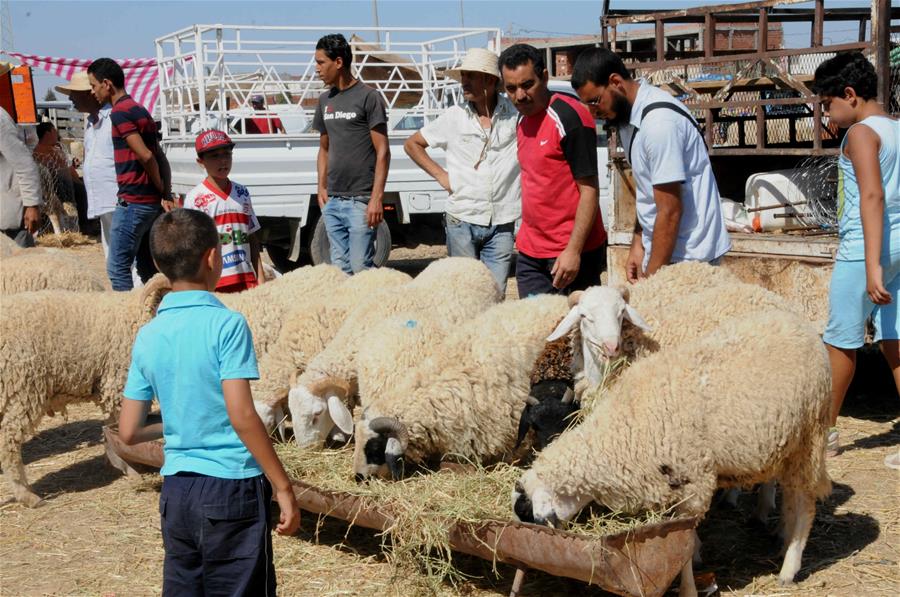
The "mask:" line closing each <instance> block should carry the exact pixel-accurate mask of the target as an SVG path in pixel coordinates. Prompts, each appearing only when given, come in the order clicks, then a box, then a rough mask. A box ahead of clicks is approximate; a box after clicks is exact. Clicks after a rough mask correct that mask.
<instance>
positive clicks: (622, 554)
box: [103, 426, 698, 597]
mask: <svg viewBox="0 0 900 597" xmlns="http://www.w3.org/2000/svg"><path fill="white" fill-rule="evenodd" d="M103 433H104V437H105V438H106V446H107V456H108V457H110V462H112V463H113V465H114V466H116V468H119V469H120V470H122V471H123V472H126V474H134V473H133V472H132V471H134V470H137V469H136V467H156V468H159V467H161V466H162V463H163V452H162V444H161V443H159V442H147V443H143V444H138V445H135V446H126V445H125V444H123V443H122V442H121V440H120V439H119V436H118V433H117V432H116V430H115V428H113V427H109V426H107V427H104V428H103ZM121 465H124V466H121ZM293 485H294V493H295V494H296V496H297V501H298V502H299V504H300V507H301V508H302V509H304V510H306V511H308V512H313V513H316V514H320V515H323V516H330V517H333V518H338V519H341V520H344V521H346V522H348V523H350V524H353V525H356V526H361V527H366V528H370V529H375V530H378V531H388V530H389V529H390V528H391V527H392V526H394V522H395V521H394V518H393V516H392V515H391V513H390V509H389V507H379V506H376V505H373V504H372V503H371V501H369V500H367V499H366V498H363V497H359V496H355V495H352V494H349V493H345V492H336V491H328V490H326V489H321V488H318V487H314V486H312V485H309V484H308V483H304V482H302V481H293ZM697 523H698V520H697V519H696V518H682V519H677V520H670V521H666V522H662V523H657V524H649V525H644V526H641V527H638V528H636V529H633V530H630V531H626V532H623V533H616V534H612V535H604V536H602V537H597V538H589V537H585V536H583V535H577V534H575V533H569V532H566V531H560V530H556V529H552V528H549V527H544V526H537V525H533V524H526V523H520V522H511V521H500V520H485V521H482V522H478V523H457V524H455V525H454V526H453V527H452V528H451V529H450V546H451V547H452V548H453V550H455V551H458V552H461V553H465V554H468V555H472V556H476V557H479V558H482V559H485V560H488V561H492V562H494V561H496V562H502V563H505V564H510V565H513V566H515V567H516V568H517V571H516V578H515V580H514V581H513V588H512V593H511V594H512V595H518V594H519V591H520V590H521V586H522V581H523V579H524V574H525V571H526V570H528V569H535V570H542V571H544V572H546V573H548V574H552V575H555V576H565V577H568V578H574V579H577V580H580V581H583V582H586V583H588V584H591V585H595V586H597V587H600V588H602V589H603V590H605V591H609V592H611V593H615V594H617V595H628V596H636V597H637V596H642V597H658V596H661V595H663V594H664V593H665V592H666V590H668V588H669V586H670V585H671V584H672V581H673V580H674V579H675V578H676V577H677V576H678V574H679V573H680V572H681V569H682V568H683V567H684V565H685V563H687V561H688V560H689V559H690V558H691V556H692V555H693V547H694V539H693V533H694V529H695V527H696V526H697Z"/></svg>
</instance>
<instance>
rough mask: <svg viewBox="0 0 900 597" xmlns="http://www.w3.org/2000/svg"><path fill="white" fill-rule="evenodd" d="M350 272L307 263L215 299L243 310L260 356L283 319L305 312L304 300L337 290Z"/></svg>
mask: <svg viewBox="0 0 900 597" xmlns="http://www.w3.org/2000/svg"><path fill="white" fill-rule="evenodd" d="M346 279H347V274H345V273H344V272H342V271H341V270H340V269H339V268H337V267H334V266H332V265H317V266H307V267H301V268H299V269H296V270H294V271H292V272H289V273H287V274H284V275H283V276H281V277H279V278H276V279H274V280H270V281H268V282H266V283H265V284H260V285H259V286H256V287H255V288H251V289H249V290H245V291H243V292H238V293H235V294H227V293H225V294H222V293H220V294H217V295H216V298H218V299H219V300H221V301H222V303H223V304H224V305H225V306H226V307H228V308H229V309H232V310H234V311H237V312H239V313H241V314H242V315H243V316H244V317H245V318H246V320H247V325H249V326H250V331H251V332H252V333H253V348H254V349H255V350H256V355H257V358H260V357H261V356H262V355H265V354H266V353H267V352H268V351H269V346H270V345H271V344H274V343H275V340H276V339H277V338H278V335H279V332H280V331H281V326H282V322H283V321H285V320H290V318H291V315H292V314H293V313H295V312H299V311H302V310H303V309H304V308H305V307H306V305H307V303H306V302H305V299H308V298H312V297H315V298H316V299H318V298H321V297H325V296H329V295H330V294H332V293H334V292H335V291H336V290H337V288H338V287H339V285H340V284H341V283H342V282H343V281H344V280H346Z"/></svg>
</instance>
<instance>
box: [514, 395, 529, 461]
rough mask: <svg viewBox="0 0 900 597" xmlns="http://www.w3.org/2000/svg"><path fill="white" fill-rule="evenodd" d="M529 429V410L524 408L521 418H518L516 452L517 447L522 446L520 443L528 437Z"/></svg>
mask: <svg viewBox="0 0 900 597" xmlns="http://www.w3.org/2000/svg"><path fill="white" fill-rule="evenodd" d="M529 429H531V409H530V408H529V407H528V406H526V407H525V408H524V409H523V410H522V416H521V417H519V435H518V437H517V438H516V446H515V449H516V450H518V449H519V446H521V445H522V442H523V441H524V440H525V436H526V435H528V430H529Z"/></svg>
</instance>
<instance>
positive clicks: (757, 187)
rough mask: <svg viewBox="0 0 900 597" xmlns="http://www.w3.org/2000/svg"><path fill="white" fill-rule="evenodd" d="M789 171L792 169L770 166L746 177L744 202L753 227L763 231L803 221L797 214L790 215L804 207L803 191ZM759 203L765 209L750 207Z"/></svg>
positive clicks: (798, 224)
mask: <svg viewBox="0 0 900 597" xmlns="http://www.w3.org/2000/svg"><path fill="white" fill-rule="evenodd" d="M793 175H794V170H774V171H772V172H758V173H756V174H753V175H751V176H750V178H748V179H747V185H746V187H745V195H746V198H745V200H744V205H745V207H746V209H747V214H748V215H749V216H750V222H751V225H752V227H753V230H755V231H756V232H767V231H772V230H778V229H781V228H794V227H801V226H803V225H804V223H803V222H802V221H801V220H799V219H798V218H796V217H790V216H793V215H794V214H797V213H801V214H802V213H804V212H805V207H806V193H805V192H804V190H803V189H801V188H800V187H798V186H797V183H796V182H795V181H794V180H792V179H791V177H792V176H793ZM792 205H795V207H791V206H792ZM760 207H763V208H769V209H762V210H759V211H754V210H757V209H758V208H760Z"/></svg>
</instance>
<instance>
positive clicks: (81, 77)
mask: <svg viewBox="0 0 900 597" xmlns="http://www.w3.org/2000/svg"><path fill="white" fill-rule="evenodd" d="M56 90H57V91H58V92H60V93H62V94H63V95H69V94H71V93H72V92H73V91H90V90H91V80H90V79H88V73H87V71H86V70H82V71H78V72H77V73H75V74H74V75H72V80H71V81H69V84H68V85H57V86H56Z"/></svg>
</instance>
